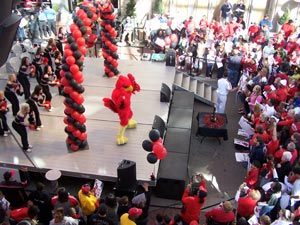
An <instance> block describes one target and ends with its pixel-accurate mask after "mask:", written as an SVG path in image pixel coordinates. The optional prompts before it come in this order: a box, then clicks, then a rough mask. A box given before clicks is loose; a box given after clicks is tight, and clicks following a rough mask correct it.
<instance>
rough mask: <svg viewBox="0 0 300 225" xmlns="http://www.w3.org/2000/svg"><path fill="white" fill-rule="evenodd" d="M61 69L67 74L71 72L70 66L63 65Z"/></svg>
mask: <svg viewBox="0 0 300 225" xmlns="http://www.w3.org/2000/svg"><path fill="white" fill-rule="evenodd" d="M61 69H62V70H63V71H65V72H67V71H69V70H70V67H69V66H68V64H63V65H62V66H61Z"/></svg>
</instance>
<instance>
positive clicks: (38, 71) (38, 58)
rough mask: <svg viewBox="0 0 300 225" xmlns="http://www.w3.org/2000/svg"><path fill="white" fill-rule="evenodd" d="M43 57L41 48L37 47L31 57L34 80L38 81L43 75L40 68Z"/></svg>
mask: <svg viewBox="0 0 300 225" xmlns="http://www.w3.org/2000/svg"><path fill="white" fill-rule="evenodd" d="M43 59H44V51H43V48H42V47H38V48H37V50H36V52H35V55H34V58H33V65H34V66H35V68H36V80H37V82H38V83H40V80H41V77H42V75H43V70H42V64H43Z"/></svg>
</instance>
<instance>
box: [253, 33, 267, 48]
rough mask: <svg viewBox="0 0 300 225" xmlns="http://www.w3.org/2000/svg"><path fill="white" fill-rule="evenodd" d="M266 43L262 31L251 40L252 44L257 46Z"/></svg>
mask: <svg viewBox="0 0 300 225" xmlns="http://www.w3.org/2000/svg"><path fill="white" fill-rule="evenodd" d="M266 41H267V39H266V36H265V34H264V32H263V31H260V32H259V34H258V35H257V36H256V37H255V38H254V39H253V42H255V43H256V44H258V45H262V44H263V43H265V42H266Z"/></svg>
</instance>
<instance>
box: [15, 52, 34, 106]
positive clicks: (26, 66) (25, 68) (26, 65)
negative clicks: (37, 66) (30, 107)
mask: <svg viewBox="0 0 300 225" xmlns="http://www.w3.org/2000/svg"><path fill="white" fill-rule="evenodd" d="M30 73H31V69H30V60H29V58H28V57H26V56H25V57H23V58H22V60H21V65H20V68H19V73H18V75H17V79H18V81H19V82H20V84H21V85H22V87H23V90H24V97H25V100H26V99H28V98H29V96H30V82H29V79H28V77H29V75H30Z"/></svg>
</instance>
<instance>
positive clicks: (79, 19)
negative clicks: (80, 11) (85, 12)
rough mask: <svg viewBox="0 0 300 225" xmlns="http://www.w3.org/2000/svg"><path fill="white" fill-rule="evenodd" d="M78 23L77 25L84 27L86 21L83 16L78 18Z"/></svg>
mask: <svg viewBox="0 0 300 225" xmlns="http://www.w3.org/2000/svg"><path fill="white" fill-rule="evenodd" d="M76 24H77V26H78V27H82V26H84V22H83V21H82V19H81V18H78V20H77V22H76Z"/></svg>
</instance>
